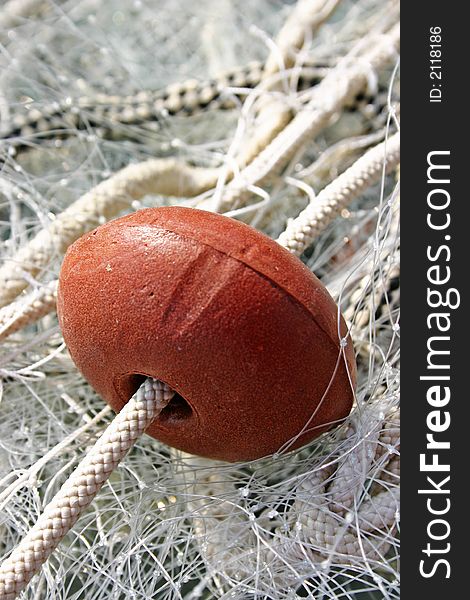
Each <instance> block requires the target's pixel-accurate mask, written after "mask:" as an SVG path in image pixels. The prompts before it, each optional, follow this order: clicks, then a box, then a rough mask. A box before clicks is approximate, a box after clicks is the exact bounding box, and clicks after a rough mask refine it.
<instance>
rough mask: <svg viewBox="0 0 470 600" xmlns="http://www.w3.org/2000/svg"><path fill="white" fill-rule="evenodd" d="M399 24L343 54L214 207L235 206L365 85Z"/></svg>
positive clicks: (388, 51)
mask: <svg viewBox="0 0 470 600" xmlns="http://www.w3.org/2000/svg"><path fill="white" fill-rule="evenodd" d="M399 39H400V36H399V27H398V25H396V26H394V27H393V28H392V29H391V30H390V32H389V33H387V34H385V35H384V34H382V35H373V36H371V38H370V39H369V40H368V42H369V46H368V48H367V51H366V52H364V53H363V54H362V56H354V57H352V56H349V55H348V56H346V57H345V58H344V59H343V60H342V61H340V63H339V64H338V66H337V67H335V68H333V69H331V71H330V72H329V73H328V75H327V76H326V77H325V78H324V79H323V80H322V81H321V82H320V83H319V84H318V85H317V86H316V87H315V88H314V90H313V91H312V99H311V101H310V102H309V103H308V104H307V105H306V107H305V108H304V109H302V110H301V111H300V112H299V113H298V114H297V115H296V117H295V118H294V119H293V120H292V121H291V122H290V123H289V124H288V125H287V127H285V128H284V129H283V130H282V131H281V132H280V133H279V134H278V135H277V136H276V137H275V138H274V140H273V141H272V142H271V143H270V144H269V146H267V147H266V148H265V149H264V150H263V151H262V152H261V153H260V154H259V155H258V156H257V157H256V158H255V159H254V160H253V162H251V163H250V164H249V165H248V166H247V167H246V168H245V169H243V170H242V171H241V172H240V174H239V175H237V176H236V177H234V179H233V180H232V181H231V182H230V183H229V184H228V185H227V187H226V188H225V190H224V192H223V194H222V197H221V198H219V199H218V201H217V205H216V207H215V209H214V210H216V211H220V212H227V211H228V210H230V209H232V208H234V207H237V206H238V205H239V204H240V203H241V202H242V201H243V200H244V199H245V198H246V197H247V196H249V195H250V193H251V191H250V190H252V189H253V188H254V187H260V186H262V185H263V183H265V182H266V181H267V180H268V179H269V178H270V177H271V175H272V174H273V173H279V172H280V171H281V170H282V169H283V168H284V167H285V166H286V165H287V164H288V163H289V161H290V160H291V158H292V157H293V156H294V155H295V154H296V152H297V151H298V150H299V148H301V146H302V145H303V144H304V143H305V142H306V141H307V140H309V139H312V138H313V137H315V136H316V135H317V134H318V132H319V131H320V130H321V129H322V128H323V127H324V126H325V125H326V124H327V123H328V122H329V120H330V119H331V117H332V116H333V115H334V114H335V113H337V112H338V111H339V110H340V109H341V108H342V107H343V106H344V105H345V104H346V103H347V102H348V101H349V100H350V99H351V98H352V97H354V96H355V95H356V94H357V93H358V92H359V91H360V90H361V89H362V88H363V87H364V86H365V85H367V83H368V81H369V78H370V74H371V72H373V71H374V70H377V69H379V68H380V67H382V66H384V65H385V64H387V63H388V62H390V60H392V58H394V57H395V56H396V50H397V47H398V43H399Z"/></svg>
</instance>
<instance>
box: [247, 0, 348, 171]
mask: <svg viewBox="0 0 470 600" xmlns="http://www.w3.org/2000/svg"><path fill="white" fill-rule="evenodd" d="M340 1H341V0H298V2H297V4H296V5H295V7H294V10H293V11H292V13H291V15H290V16H289V18H288V19H287V21H286V22H285V24H284V26H283V27H282V28H281V30H280V32H279V34H278V36H277V38H276V40H275V42H274V48H273V49H272V50H271V52H270V54H269V56H268V58H267V60H266V66H265V68H264V70H263V73H262V77H261V82H264V83H265V84H266V85H265V87H266V92H267V95H263V96H261V98H260V103H259V106H258V113H257V115H256V119H255V122H254V124H253V133H254V136H253V137H252V138H251V136H249V135H248V136H246V138H247V139H246V143H245V144H243V146H242V149H241V152H240V153H238V155H237V156H236V160H237V163H238V164H239V165H240V166H246V165H247V164H249V163H250V162H251V161H252V160H253V159H254V158H255V157H256V156H258V154H259V153H260V152H261V150H263V149H264V148H266V146H267V145H268V144H269V143H270V142H271V141H272V140H273V139H274V138H275V137H276V135H277V134H278V133H279V132H280V131H281V130H282V129H284V127H285V126H286V125H287V124H288V123H289V121H291V119H292V117H293V116H294V115H293V113H292V110H291V108H290V107H289V105H288V104H287V103H286V102H285V100H283V99H279V97H278V96H275V97H273V95H272V92H274V91H282V89H283V84H285V77H275V76H276V75H277V74H278V73H279V71H280V70H281V69H282V71H283V72H286V69H292V68H293V67H294V66H295V64H296V60H298V51H299V50H300V49H301V48H302V46H303V44H304V43H305V41H306V38H307V37H308V36H310V37H312V36H313V35H314V34H315V33H316V32H317V31H318V29H319V28H320V27H321V25H322V24H323V23H324V22H325V21H326V20H327V19H328V18H329V17H330V15H331V14H332V13H333V11H334V10H335V9H336V7H337V6H338V4H339V3H340ZM294 76H295V75H294ZM317 83H318V82H317Z"/></svg>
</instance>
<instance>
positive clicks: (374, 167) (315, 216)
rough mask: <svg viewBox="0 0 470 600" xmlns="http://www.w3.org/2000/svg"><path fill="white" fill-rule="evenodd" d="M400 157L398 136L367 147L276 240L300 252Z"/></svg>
mask: <svg viewBox="0 0 470 600" xmlns="http://www.w3.org/2000/svg"><path fill="white" fill-rule="evenodd" d="M399 160H400V136H399V134H398V133H396V134H394V135H393V136H392V137H390V138H389V139H388V140H386V141H384V142H382V143H381V144H378V145H377V146H374V148H372V149H370V150H368V151H367V152H366V153H365V154H364V156H362V157H361V158H359V159H358V160H357V161H356V162H355V163H354V164H353V165H352V166H351V167H349V169H347V170H346V171H345V172H344V173H342V174H341V175H340V176H339V177H337V178H336V179H335V180H334V181H333V182H332V183H330V184H329V185H328V186H327V187H326V188H324V189H323V190H322V191H321V192H320V193H319V194H318V196H317V197H316V198H315V199H314V200H313V201H312V202H311V203H310V204H309V205H308V206H307V208H305V209H304V210H303V211H302V212H301V213H300V215H299V216H298V217H297V218H296V219H294V220H292V221H291V222H290V223H289V224H288V226H287V228H286V230H285V231H284V232H283V233H282V234H281V235H280V236H279V238H278V240H277V241H278V242H279V244H281V246H284V248H286V249H287V250H289V251H290V252H292V253H293V254H295V255H297V256H300V255H301V254H302V252H304V250H305V249H306V248H308V246H309V245H310V244H311V243H312V241H313V240H314V239H315V238H316V237H317V236H318V235H319V233H320V232H321V231H323V230H324V229H325V227H326V226H327V225H328V224H329V223H331V221H332V220H333V219H334V218H335V217H336V216H338V215H339V214H340V212H341V211H342V210H343V208H345V207H346V206H347V205H348V204H349V203H350V202H351V201H352V200H353V199H354V198H356V197H357V196H358V195H359V194H360V193H361V192H363V191H364V190H365V189H366V188H367V187H369V186H371V185H372V184H373V183H375V182H376V181H378V180H379V179H380V177H381V176H382V174H383V172H384V170H385V172H387V171H390V170H391V169H392V168H394V167H396V165H397V164H398V162H399Z"/></svg>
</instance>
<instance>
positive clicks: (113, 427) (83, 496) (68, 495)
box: [0, 378, 174, 600]
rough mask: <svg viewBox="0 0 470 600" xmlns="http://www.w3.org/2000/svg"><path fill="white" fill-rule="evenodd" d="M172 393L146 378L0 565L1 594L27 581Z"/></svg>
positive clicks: (8, 595)
mask: <svg viewBox="0 0 470 600" xmlns="http://www.w3.org/2000/svg"><path fill="white" fill-rule="evenodd" d="M173 395H174V392H173V390H171V389H170V388H169V387H168V386H167V385H166V384H164V383H162V382H161V381H157V380H154V379H150V378H147V379H146V380H145V382H144V384H143V385H142V386H141V387H140V388H139V389H138V390H137V392H136V393H135V394H134V396H133V397H132V398H131V399H130V400H129V402H128V403H127V404H126V405H125V406H124V408H123V409H122V410H121V412H120V413H119V414H118V415H117V416H116V417H115V419H114V420H113V421H112V423H111V424H110V425H109V426H108V428H107V429H106V430H105V432H104V433H103V435H102V436H101V437H100V438H99V440H98V441H97V442H96V444H95V445H94V446H93V447H92V449H91V450H90V451H89V452H88V454H87V455H86V456H85V458H84V459H83V461H82V462H81V463H80V464H79V465H78V467H77V469H76V470H75V471H74V472H73V474H72V475H71V476H70V478H69V479H68V480H67V481H66V482H65V483H64V485H63V486H62V488H61V489H60V490H59V492H58V493H57V494H56V496H55V497H54V498H53V500H52V501H51V502H50V503H49V504H48V505H47V507H46V509H45V510H44V512H43V513H42V515H41V516H40V517H39V519H38V521H37V522H36V524H35V525H34V526H33V528H32V529H30V531H29V532H28V534H27V535H26V537H25V538H24V539H23V540H22V541H21V543H20V544H19V546H18V547H17V548H16V549H15V550H14V551H13V553H12V554H11V555H10V556H9V557H8V558H7V559H6V560H5V561H4V562H3V564H2V565H1V566H0V600H14V598H16V596H17V595H18V594H19V593H20V592H21V590H22V589H24V588H25V587H26V585H27V584H28V582H29V581H30V580H31V579H32V577H33V576H34V574H35V573H37V571H38V570H39V569H40V567H41V566H42V565H43V564H44V563H45V562H46V561H47V559H48V558H49V556H50V555H51V554H52V552H53V551H54V549H55V548H56V547H57V546H58V544H59V543H60V541H61V540H62V539H63V538H64V536H65V535H66V534H67V532H68V531H70V529H71V528H72V527H73V525H74V524H75V523H76V521H77V520H78V518H79V516H80V514H81V513H82V512H83V511H84V510H85V509H86V508H87V506H88V505H89V504H90V503H91V502H92V500H93V499H94V497H95V496H96V494H97V493H98V492H99V490H100V489H101V487H102V486H103V484H104V483H105V481H106V480H107V479H108V477H109V476H110V475H111V473H112V472H113V470H114V469H115V468H116V466H117V465H118V464H119V462H120V461H121V460H122V459H123V458H124V457H125V456H126V454H127V453H128V452H129V450H130V449H131V448H132V446H133V445H134V444H135V442H136V441H137V440H138V439H139V437H140V436H141V435H142V433H143V432H144V431H145V429H146V428H147V427H148V426H149V425H150V423H151V422H152V421H153V420H154V419H155V417H157V416H158V414H159V413H160V412H161V411H162V409H163V408H164V407H165V406H166V405H167V404H168V402H169V401H170V400H171V398H172V397H173Z"/></svg>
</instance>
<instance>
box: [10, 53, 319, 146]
mask: <svg viewBox="0 0 470 600" xmlns="http://www.w3.org/2000/svg"><path fill="white" fill-rule="evenodd" d="M327 71H328V65H327V64H326V63H325V62H315V61H313V60H310V61H309V60H308V59H306V60H305V63H304V64H303V65H302V68H300V69H299V70H298V89H300V90H302V89H306V88H309V87H311V86H314V85H316V84H318V83H319V82H320V81H321V79H322V77H324V76H325V74H326V72H327ZM262 73H263V63H261V62H255V61H253V62H250V63H248V65H246V66H244V67H237V68H236V69H233V70H232V71H229V72H227V73H224V74H222V75H220V76H218V77H216V78H215V79H211V80H208V81H197V80H195V79H190V80H188V81H184V82H182V83H173V84H171V85H168V86H167V87H165V88H164V89H162V90H142V91H140V92H138V93H137V94H134V95H128V96H117V95H109V94H97V95H96V96H91V97H88V96H82V97H79V98H77V99H75V100H70V98H67V99H65V100H62V101H59V102H53V103H51V104H47V105H45V106H43V107H41V108H35V109H32V110H29V111H28V112H27V113H24V112H21V113H18V114H15V115H13V117H12V119H11V124H10V126H9V127H8V128H7V129H5V130H4V131H2V132H1V138H3V139H7V140H8V142H9V143H10V144H12V145H14V146H16V147H18V146H21V145H22V143H23V140H22V139H21V138H25V137H28V136H33V135H34V136H38V135H40V136H41V137H42V136H45V135H47V134H49V133H50V134H51V135H52V134H53V135H54V137H57V135H58V133H60V135H61V136H62V137H66V136H68V135H71V133H73V129H74V128H78V129H80V128H86V127H88V126H89V125H90V124H91V125H99V126H101V127H102V128H103V134H106V135H111V137H114V136H119V135H120V134H119V131H115V132H114V134H113V130H115V128H116V124H117V123H121V124H123V125H139V124H145V123H148V122H151V121H159V120H160V119H162V118H163V117H164V116H167V115H171V116H173V115H179V114H181V115H185V116H190V115H196V114H199V113H201V112H205V111H208V110H216V109H218V110H227V109H232V108H234V107H236V106H237V103H238V102H240V101H241V100H243V98H244V96H245V95H246V92H245V91H244V90H249V89H252V88H254V87H256V86H257V85H259V84H260V83H261V82H262V79H263V77H262ZM296 73H297V71H296ZM272 79H274V80H275V79H279V76H278V77H277V78H276V77H274V78H272ZM227 88H230V89H231V92H230V94H228V93H227ZM77 109H78V110H77ZM80 111H86V120H85V121H83V120H82V119H81V117H80ZM108 130H109V131H108ZM106 132H107V133H106Z"/></svg>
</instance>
